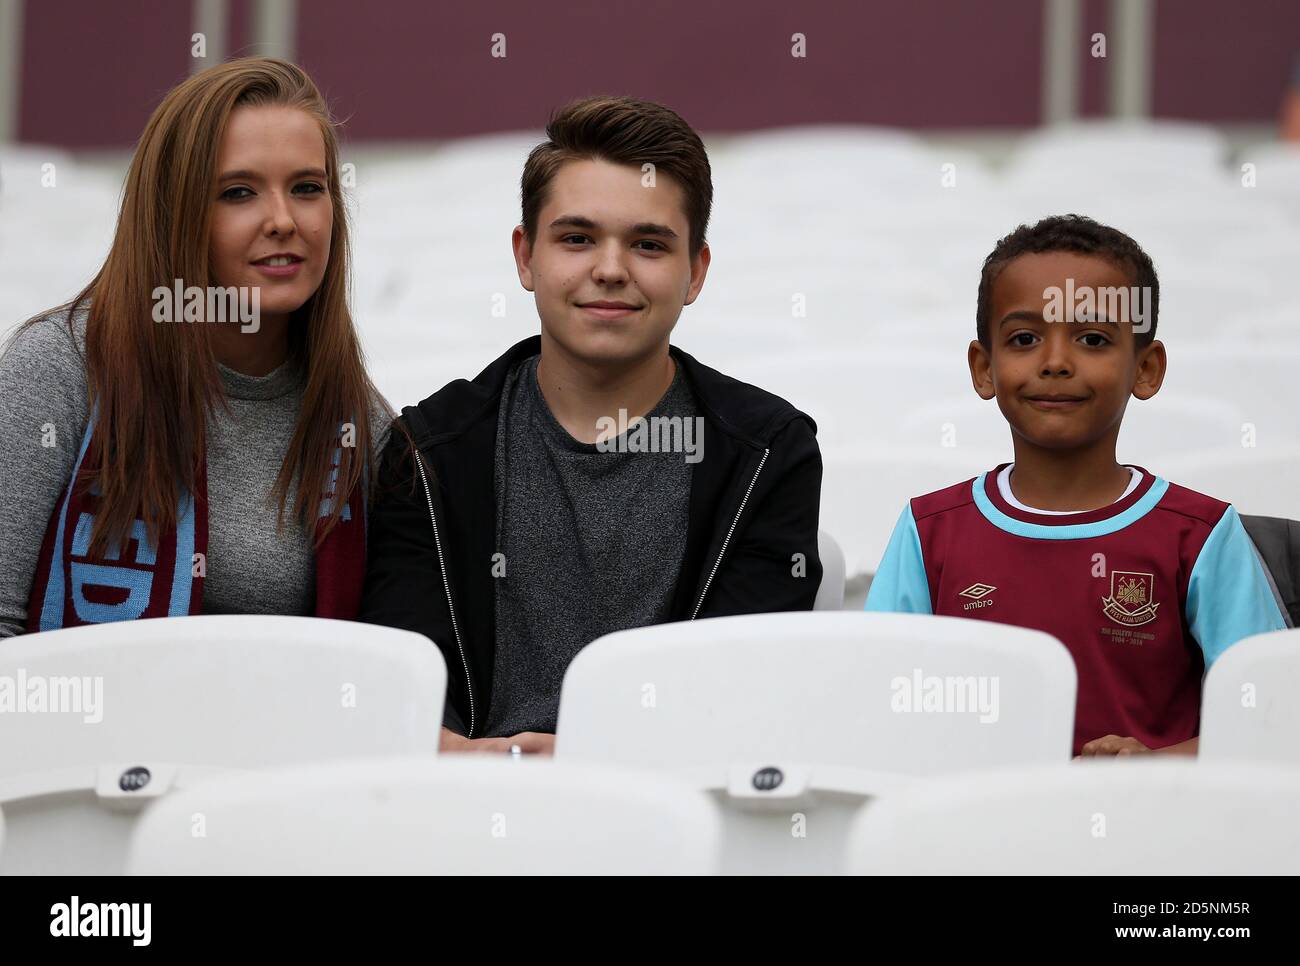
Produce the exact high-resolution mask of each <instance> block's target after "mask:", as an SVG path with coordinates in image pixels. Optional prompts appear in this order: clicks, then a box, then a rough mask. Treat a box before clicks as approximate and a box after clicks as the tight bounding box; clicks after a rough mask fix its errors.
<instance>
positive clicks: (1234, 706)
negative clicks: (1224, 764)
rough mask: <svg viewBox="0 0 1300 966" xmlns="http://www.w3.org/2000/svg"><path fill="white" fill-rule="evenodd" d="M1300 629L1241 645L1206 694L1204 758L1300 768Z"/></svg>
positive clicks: (1217, 670) (1218, 667) (1213, 670)
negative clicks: (1275, 763)
mask: <svg viewBox="0 0 1300 966" xmlns="http://www.w3.org/2000/svg"><path fill="white" fill-rule="evenodd" d="M1298 695H1300V630H1287V631H1274V632H1273V633H1271V634H1256V635H1255V636H1254V637H1248V638H1246V639H1245V640H1241V641H1238V642H1237V643H1236V644H1234V645H1232V647H1230V648H1228V649H1227V651H1225V652H1224V653H1223V654H1222V656H1220V657H1219V659H1218V660H1217V661H1215V662H1214V664H1213V665H1211V667H1210V670H1209V673H1208V674H1206V676H1205V687H1204V689H1203V690H1202V694H1201V742H1200V757H1201V759H1202V760H1206V761H1217V760H1224V761H1272V762H1280V763H1285V764H1289V765H1296V766H1300V701H1297V696H1298Z"/></svg>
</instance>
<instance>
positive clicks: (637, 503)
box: [483, 356, 702, 737]
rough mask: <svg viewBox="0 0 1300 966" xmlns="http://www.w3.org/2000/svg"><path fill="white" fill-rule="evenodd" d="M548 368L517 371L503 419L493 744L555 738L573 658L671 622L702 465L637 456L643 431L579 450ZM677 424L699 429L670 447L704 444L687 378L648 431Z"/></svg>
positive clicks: (682, 457)
mask: <svg viewBox="0 0 1300 966" xmlns="http://www.w3.org/2000/svg"><path fill="white" fill-rule="evenodd" d="M539 358H540V357H538V356H534V357H532V358H531V359H527V360H525V361H524V362H522V363H520V364H519V365H518V366H516V367H515V368H514V369H513V370H512V371H511V373H510V375H509V377H508V378H507V380H506V386H505V390H504V393H503V395H502V399H501V407H500V410H499V413H498V417H497V419H498V423H497V444H496V499H497V543H496V546H497V548H498V552H500V553H502V554H503V555H504V559H503V560H500V559H499V562H498V569H497V571H494V572H496V573H498V576H497V577H496V580H495V589H496V601H495V607H496V659H495V668H494V670H493V675H492V703H491V707H490V710H489V712H488V716H487V724H486V726H485V728H484V730H483V734H484V735H486V736H489V737H491V736H509V735H514V734H518V733H519V732H521V731H542V732H554V731H555V721H556V715H557V713H558V710H559V701H560V685H561V683H562V681H563V679H564V672H565V671H566V670H567V669H568V667H569V662H570V661H572V660H573V658H574V656H575V655H576V654H577V653H578V651H580V650H582V648H583V647H585V646H586V645H587V644H590V643H591V642H592V641H594V640H595V639H596V638H598V637H600V636H602V635H604V634H609V633H611V632H613V631H617V630H623V629H625V628H629V627H643V626H645V625H648V624H657V623H662V622H663V621H665V620H667V618H668V616H669V613H670V608H671V606H672V598H673V592H674V590H675V589H676V587H677V577H678V573H679V571H680V570H681V564H682V557H683V555H684V553H685V550H686V522H687V515H688V510H689V504H690V495H691V470H692V463H693V462H695V461H698V456H694V455H692V454H690V453H686V452H680V451H678V452H671V451H670V452H664V451H662V450H663V449H664V446H663V445H661V444H654V443H651V444H650V446H651V447H652V448H658V449H660V450H661V451H660V452H639V451H629V450H632V449H634V448H638V443H636V442H632V440H633V437H634V436H635V435H636V430H635V428H632V429H630V430H629V432H627V433H625V434H623V435H622V436H619V437H615V438H614V439H613V440H611V441H609V443H607V444H604V445H603V446H601V447H598V446H597V445H596V444H594V443H583V442H580V441H578V440H576V439H574V438H573V437H572V436H571V435H569V433H568V431H567V430H565V428H564V427H563V426H561V425H560V423H559V422H558V421H557V420H556V418H555V416H554V415H553V414H552V413H551V410H550V408H549V407H548V406H547V405H546V400H545V398H544V397H543V396H542V393H541V390H540V389H539V388H538V385H537V363H538V361H539ZM610 417H611V418H612V419H615V420H617V418H618V414H617V413H611V414H610ZM674 417H677V418H679V419H681V420H682V421H683V422H682V423H681V424H679V425H680V426H682V427H685V425H686V424H685V420H688V419H689V420H691V421H692V422H691V425H690V428H689V429H686V430H685V432H686V433H692V435H691V436H690V437H687V436H686V435H684V434H682V435H678V436H676V437H672V438H673V439H677V440H691V441H693V442H694V443H695V444H696V445H699V443H700V442H702V441H701V440H700V439H699V437H698V426H699V423H700V422H702V421H697V420H696V419H695V417H696V403H695V398H694V396H693V395H692V393H691V389H690V386H689V384H688V383H687V381H686V378H685V377H684V375H683V374H682V370H681V367H680V366H678V368H677V374H676V376H675V377H674V379H673V382H672V385H671V386H670V387H669V388H668V391H667V392H666V393H665V394H664V397H663V398H662V399H661V400H660V401H659V403H658V405H656V406H655V407H654V409H653V410H652V411H651V412H650V413H648V414H647V421H648V428H652V427H655V426H658V427H669V424H668V423H667V422H659V423H656V422H655V420H656V419H659V420H670V419H672V418H674ZM649 436H650V434H642V438H644V439H647V440H648V439H649ZM665 436H666V434H665ZM662 438H664V437H661V439H662ZM629 442H631V446H629V445H627V444H628V443H629ZM602 449H605V450H607V451H602ZM620 450H622V451H620ZM697 452H698V451H697ZM688 457H689V458H690V461H688ZM501 564H504V571H505V573H504V576H500V575H499V573H500V565H501Z"/></svg>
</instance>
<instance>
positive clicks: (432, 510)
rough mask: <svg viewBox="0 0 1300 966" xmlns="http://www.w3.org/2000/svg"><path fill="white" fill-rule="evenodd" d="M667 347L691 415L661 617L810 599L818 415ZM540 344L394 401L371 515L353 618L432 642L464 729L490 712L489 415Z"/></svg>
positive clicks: (450, 717)
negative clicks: (695, 440)
mask: <svg viewBox="0 0 1300 966" xmlns="http://www.w3.org/2000/svg"><path fill="white" fill-rule="evenodd" d="M670 351H671V352H672V355H673V358H674V359H676V360H677V363H678V365H679V366H681V367H682V369H683V371H684V373H685V375H686V378H687V379H689V380H690V386H691V390H692V391H693V392H694V393H695V399H696V402H697V404H698V407H699V415H701V416H703V417H704V435H703V447H702V458H701V460H700V462H698V463H696V464H695V465H694V467H693V469H692V472H691V495H690V507H689V515H688V523H687V532H686V552H685V556H684V558H683V561H682V568H681V571H680V574H679V576H678V580H677V589H676V591H675V593H674V596H673V602H672V611H671V613H672V617H671V619H672V620H694V619H695V618H697V617H720V616H723V615H728V614H756V613H763V612H773V611H790V610H811V609H812V606H813V601H814V599H815V598H816V596H817V587H818V585H819V584H820V583H821V576H822V568H821V561H820V560H819V558H818V556H817V514H818V506H819V501H820V498H821V478H822V461H821V452H820V451H819V450H818V448H817V439H816V432H817V427H816V425H815V424H814V423H813V421H812V419H810V418H809V417H808V416H807V415H805V414H804V413H801V412H799V410H797V409H795V408H794V407H793V406H791V405H790V404H789V403H788V402H786V401H785V400H784V399H781V398H779V397H777V396H774V395H772V394H771V393H769V392H764V391H763V390H762V389H759V388H757V387H755V386H750V385H747V384H745V383H743V382H739V381H737V380H735V379H732V378H730V377H729V376H725V375H723V374H722V373H720V372H717V371H716V370H714V369H710V368H709V367H708V366H705V365H701V364H700V363H699V362H697V361H695V359H693V358H692V357H691V356H689V355H687V354H686V353H685V352H682V351H681V350H679V349H677V348H676V347H673V348H671V349H670ZM539 352H541V338H540V336H534V337H532V338H531V339H525V340H524V341H523V342H520V343H519V344H518V345H515V346H514V347H513V348H511V349H510V350H509V351H508V352H507V353H506V354H505V355H503V356H501V358H499V359H497V360H496V361H495V362H493V363H492V364H491V365H490V366H488V367H487V368H486V369H484V370H483V372H481V373H479V375H478V377H477V378H475V379H474V380H473V381H466V380H464V379H458V380H456V381H455V382H451V383H448V384H447V385H446V386H444V387H443V388H442V389H440V390H439V391H438V392H436V393H434V394H433V395H432V396H430V397H429V398H428V399H426V400H424V401H423V402H422V403H420V404H419V405H418V406H407V407H406V408H404V409H403V410H402V415H401V417H400V420H399V421H400V424H401V425H400V426H395V429H396V430H398V431H395V432H393V433H392V435H391V438H390V440H389V443H388V446H387V448H386V449H385V451H384V456H383V460H382V462H381V466H380V473H379V485H378V489H377V494H376V502H375V506H374V509H373V510H372V512H371V515H370V532H369V548H368V552H367V556H368V561H367V567H366V584H365V593H364V597H363V599H362V603H361V619H362V620H363V621H367V622H369V623H372V624H386V625H388V626H390V627H399V628H402V629H404V630H411V631H416V632H418V633H420V634H424V635H425V636H426V637H429V638H431V639H432V640H434V641H436V642H437V644H438V647H439V648H441V649H442V653H443V657H444V658H445V659H446V662H447V673H448V680H447V704H446V713H445V716H444V723H445V724H446V726H447V727H449V728H451V729H452V730H454V731H456V732H458V733H460V734H463V735H467V736H469V737H481V736H482V729H483V725H484V722H486V721H487V719H488V702H489V701H490V699H491V695H492V667H493V662H494V659H495V656H496V632H495V608H494V589H493V580H494V578H493V576H492V565H493V554H495V553H497V551H498V549H499V548H498V547H496V546H495V542H496V514H497V508H496V486H495V469H496V437H497V411H498V408H499V406H500V404H501V394H502V391H503V389H504V386H505V382H506V377H507V374H508V373H509V371H510V369H511V367H512V366H514V365H515V364H516V363H517V362H519V361H521V360H523V359H526V358H528V357H530V356H534V355H537V354H538V353H539ZM401 429H405V430H407V431H409V433H410V437H411V439H413V440H414V442H415V445H416V452H415V454H414V456H415V459H412V458H411V455H412V454H411V452H410V445H409V443H408V441H407V437H406V433H404V432H401V431H400V430H401ZM796 554H802V560H801V559H800V558H798V557H796V556H795V555H796ZM592 606H600V605H599V603H598V602H593V605H592Z"/></svg>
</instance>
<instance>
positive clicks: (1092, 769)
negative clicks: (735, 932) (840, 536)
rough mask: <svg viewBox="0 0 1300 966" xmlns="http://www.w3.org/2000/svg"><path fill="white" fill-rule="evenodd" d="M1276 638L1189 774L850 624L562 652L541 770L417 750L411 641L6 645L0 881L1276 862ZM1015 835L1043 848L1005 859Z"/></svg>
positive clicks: (1053, 688) (646, 633) (234, 621)
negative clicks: (1080, 752) (1077, 753)
mask: <svg viewBox="0 0 1300 966" xmlns="http://www.w3.org/2000/svg"><path fill="white" fill-rule="evenodd" d="M1298 645H1300V631H1284V632H1279V633H1276V634H1270V635H1263V636H1261V637H1258V638H1253V639H1249V640H1246V641H1242V642H1240V643H1238V644H1237V645H1235V646H1234V647H1233V648H1231V649H1230V650H1229V651H1228V652H1227V653H1225V654H1224V655H1223V656H1222V657H1221V658H1220V659H1219V661H1217V662H1216V663H1215V665H1214V666H1213V668H1212V669H1211V670H1210V672H1209V675H1208V677H1207V680H1206V684H1205V690H1204V704H1203V711H1202V739H1201V755H1200V760H1198V761H1194V762H1181V763H1171V762H1169V761H1156V760H1154V759H1150V758H1147V759H1142V760H1139V759H1134V760H1131V761H1104V762H1087V763H1073V764H1072V763H1070V762H1069V756H1070V746H1071V737H1072V733H1073V722H1074V705H1075V697H1074V696H1075V670H1074V665H1073V662H1072V661H1071V659H1070V657H1069V654H1068V652H1067V651H1066V649H1065V647H1064V646H1063V645H1062V644H1060V643H1059V642H1058V641H1056V640H1055V639H1053V638H1051V637H1049V636H1048V635H1045V634H1042V633H1040V632H1036V631H1031V630H1026V629H1023V628H1015V627H1007V626H1003V625H996V624H986V623H984V622H977V621H964V620H958V619H951V618H936V617H919V616H913V615H883V614H865V613H845V612H839V613H816V612H814V613H804V614H777V615H756V616H748V617H733V618H717V619H713V620H708V621H700V622H693V623H680V624H668V625H660V626H656V627H649V628H639V629H635V630H629V631H622V632H619V633H616V634H612V635H609V636H607V637H605V638H602V639H600V640H598V641H596V642H593V644H591V645H590V646H589V647H587V648H586V649H584V650H583V651H582V652H581V653H580V654H579V655H578V657H577V658H576V659H575V660H574V662H573V664H572V665H571V666H570V668H569V671H568V673H567V674H566V676H565V679H564V684H563V689H562V692H561V695H560V713H559V723H558V727H557V736H556V745H555V760H554V761H545V760H541V761H523V762H519V761H511V760H509V759H508V758H494V759H492V760H490V761H487V762H466V761H463V760H460V761H458V760H456V756H439V755H438V752H437V743H438V731H439V726H440V724H441V720H442V705H443V700H444V693H445V687H446V668H445V665H444V664H443V661H442V657H441V653H440V652H439V650H438V649H437V648H436V647H435V646H433V644H432V643H431V642H430V641H428V640H427V639H425V638H423V637H420V636H419V635H414V634H409V633H406V632H402V631H396V630H392V629H389V628H382V627H372V626H368V625H361V624H352V623H346V622H335V621H321V620H316V619H313V618H288V617H254V616H208V617H187V618H175V619H163V620H149V621H138V622H130V623H122V624H109V625H102V626H93V627H82V628H72V629H68V630H62V631H56V632H51V633H47V634H42V635H35V636H30V637H23V638H17V639H14V640H12V641H9V642H7V643H6V645H5V648H4V649H0V682H5V681H8V682H11V695H12V696H13V697H14V699H15V700H17V701H18V702H20V703H22V705H23V706H22V707H11V708H6V709H5V710H6V713H0V813H2V814H3V828H4V832H3V835H4V842H3V845H2V846H0V872H4V873H9V874H13V873H56V872H57V873H117V872H121V871H123V870H127V869H130V870H133V871H138V872H200V871H206V872H241V871H242V872H276V871H278V872H328V871H333V872H363V871H367V872H403V871H424V872H456V871H470V870H477V871H516V872H518V871H533V872H536V871H549V872H570V871H571V872H578V871H606V872H618V871H622V872H632V871H643V872H668V871H677V872H727V873H773V872H821V873H834V872H843V871H881V872H884V871H945V870H946V871H970V872H979V871H1029V870H1031V868H1037V869H1040V870H1042V869H1045V868H1046V867H1047V865H1050V864H1051V863H1053V862H1057V863H1060V866H1059V868H1057V869H1055V871H1061V872H1065V871H1122V870H1130V871H1132V870H1137V869H1141V868H1142V864H1141V863H1142V862H1147V863H1148V865H1147V867H1146V868H1145V871H1149V872H1158V871H1161V870H1166V871H1171V872H1172V871H1202V872H1249V871H1254V872H1263V871H1290V872H1300V838H1297V835H1300V833H1298V832H1297V831H1296V829H1297V826H1295V823H1294V822H1293V821H1290V819H1289V815H1290V814H1291V812H1292V811H1293V810H1294V808H1295V807H1296V806H1297V805H1300V754H1298V753H1297V750H1296V749H1297V748H1300V703H1297V702H1295V701H1294V695H1295V694H1296V693H1297V692H1298V691H1300V647H1298ZM38 692H39V693H42V694H43V695H44V696H43V697H42V698H41V706H40V707H36V706H35V704H34V702H35V700H36V699H35V697H34V695H35V694H37V693H38ZM10 712H11V713H10ZM1108 769H1111V770H1108ZM1022 772H1023V773H1022ZM940 782H946V783H947V784H941V783H940ZM1003 788H1005V789H1008V790H1013V791H1015V792H1016V793H1017V794H1018V795H1020V796H1021V797H1020V798H1018V799H1014V798H1013V799H1007V798H1006V797H1005V796H1003V797H1000V796H1002V792H1001V791H999V789H1003ZM577 800H582V801H585V804H574V802H575V801H577ZM949 800H952V801H958V800H960V801H964V802H967V803H968V805H969V807H970V808H971V809H972V811H971V813H970V815H968V818H970V821H969V822H967V823H965V824H963V825H960V826H959V828H960V829H963V830H965V831H961V832H960V833H958V832H952V833H951V834H949V835H948V836H947V838H945V839H944V842H945V843H947V844H945V846H944V848H945V849H948V850H949V852H945V855H947V858H946V859H942V860H940V859H938V858H935V859H934V860H933V861H932V862H930V863H929V864H928V865H927V864H926V862H922V861H920V860H919V859H917V858H916V856H915V854H914V853H911V852H908V851H907V848H905V847H904V846H906V845H907V843H909V842H910V843H912V846H913V847H915V849H921V848H922V846H921V843H922V842H923V841H924V839H925V836H926V835H931V834H934V832H933V829H934V828H936V827H940V826H942V824H943V823H944V822H950V821H953V819H952V818H951V811H944V809H943V807H942V806H943V803H944V802H946V801H949ZM1008 800H1010V801H1018V802H1019V804H1018V805H1016V808H1018V809H1020V813H1023V814H1024V815H1026V816H1028V815H1029V814H1030V813H1031V812H1033V813H1034V814H1037V813H1036V812H1034V808H1031V804H1032V803H1034V802H1037V803H1040V804H1041V806H1042V814H1041V816H1040V818H1038V819H1035V820H1033V821H1030V820H1029V818H1028V817H1026V819H1025V821H1023V822H1016V821H1012V820H1011V819H1007V820H1006V821H1002V822H992V823H990V824H988V825H987V826H984V827H983V828H984V833H981V832H980V828H981V826H980V825H979V823H978V822H976V821H975V819H974V817H973V816H974V815H977V814H983V813H982V812H980V811H979V810H980V809H988V810H989V813H990V814H992V813H993V812H996V810H997V809H998V808H1002V807H1004V805H1003V804H999V803H1004V802H1005V801H1008ZM1170 802H1180V803H1181V808H1182V809H1183V810H1185V811H1186V812H1188V814H1189V815H1190V816H1195V820H1193V818H1190V817H1189V818H1187V819H1185V820H1184V819H1182V818H1173V819H1171V818H1170V816H1169V814H1168V810H1169V809H1170V808H1171V807H1173V806H1171V805H1170ZM146 807H147V810H145V809H146ZM142 810H145V811H144V813H143V818H142ZM1020 813H1015V812H1014V810H1013V814H1020ZM1099 816H1100V818H1099ZM1229 818H1231V820H1229ZM1284 818H1285V820H1284ZM1162 822H1163V823H1164V824H1161V823H1162ZM927 823H929V824H927ZM1098 823H1100V824H1098ZM1207 823H1208V825H1207ZM968 826H969V827H968ZM1206 827H1213V828H1215V830H1216V834H1215V839H1216V842H1215V845H1214V847H1212V848H1208V849H1207V848H1203V847H1202V846H1203V845H1204V842H1203V840H1202V835H1203V832H1204V829H1205V828H1206ZM881 828H893V829H895V830H896V831H894V832H881V831H880V829H881ZM1016 829H1019V834H1021V835H1022V836H1028V838H1025V839H1023V841H1025V842H1026V848H1028V847H1029V845H1030V844H1033V843H1038V844H1034V845H1033V848H1034V849H1038V848H1039V844H1042V843H1048V842H1055V844H1054V845H1050V847H1049V846H1048V845H1043V846H1042V849H1041V850H1039V852H1038V855H1037V858H1034V857H1030V858H1026V857H1024V856H1020V857H1019V858H1016V859H1014V860H1013V859H1010V858H1007V857H1006V856H1004V855H1003V856H1002V858H1001V859H999V856H1000V855H1002V852H1000V851H999V846H998V845H997V841H998V837H999V836H1006V835H1011V832H1013V831H1015V830H1016ZM1098 829H1100V831H1098ZM1107 829H1109V831H1107ZM967 833H969V836H970V837H969V841H967V846H968V848H967V852H966V853H963V852H962V851H961V848H958V846H957V845H953V844H952V843H953V842H954V841H956V840H957V839H961V840H963V841H966V839H965V838H963V837H964V836H966V835H967ZM954 836H956V838H955V839H954ZM1035 837H1036V838H1035ZM1057 839H1059V840H1060V841H1057ZM895 840H897V842H896V841H895ZM1039 840H1041V842H1040V841H1039ZM1103 840H1104V841H1103ZM1139 840H1143V841H1145V842H1146V844H1145V845H1144V846H1142V847H1140V848H1139V847H1136V843H1137V842H1138V841H1139ZM133 841H134V845H133V844H132V842H133ZM1015 841H1016V840H1015V839H1014V836H1013V837H1012V838H1011V839H1010V840H1008V842H1009V844H1007V845H1004V846H1002V848H1003V849H1004V850H1005V849H1007V848H1010V847H1011V845H1013V844H1014V842H1015ZM900 842H901V843H902V844H901V845H898V846H897V849H896V850H895V851H893V852H891V851H890V848H892V847H893V846H892V845H891V843H894V844H895V845H897V843H900ZM1269 842H1272V843H1273V846H1274V847H1272V848H1270V847H1269V846H1268V844H1267V843H1269ZM855 843H858V844H855ZM886 846H889V848H887V847H886ZM1193 846H1195V847H1193ZM951 849H957V852H956V853H951ZM900 850H901V851H900ZM922 851H923V849H922ZM950 853H951V854H950ZM967 853H968V854H969V856H973V857H977V858H972V860H971V862H970V863H969V867H968V868H963V869H958V868H956V865H952V864H950V865H948V866H945V865H944V863H945V862H948V861H949V860H952V862H956V860H955V859H953V855H954V854H956V855H960V854H967ZM867 856H872V857H874V858H870V859H868V858H866V857H867ZM1125 856H1127V858H1125ZM918 862H919V865H916V866H915V867H913V866H911V865H910V864H911V863H918ZM999 863H1001V864H999ZM1035 863H1037V864H1035ZM960 864H961V863H959V862H958V863H957V865H960Z"/></svg>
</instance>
